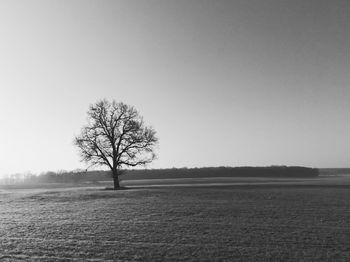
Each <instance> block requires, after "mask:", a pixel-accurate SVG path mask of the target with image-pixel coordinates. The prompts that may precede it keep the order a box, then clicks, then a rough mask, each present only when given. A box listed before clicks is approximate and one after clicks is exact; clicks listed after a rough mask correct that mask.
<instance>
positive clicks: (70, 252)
mask: <svg viewBox="0 0 350 262" xmlns="http://www.w3.org/2000/svg"><path fill="white" fill-rule="evenodd" d="M332 181H333V180H332ZM344 181H347V180H344ZM301 182H302V181H299V182H297V183H294V184H293V183H292V182H289V184H288V183H287V184H283V183H280V184H278V183H275V182H274V183H268V182H266V181H265V183H260V184H237V185H226V186H218V185H216V186H215V185H210V186H209V185H207V186H206V185H197V186H191V185H190V184H188V183H187V184H186V185H187V186H169V187H140V188H134V189H129V190H120V191H109V190H103V189H102V188H83V187H80V188H57V189H52V188H51V189H11V190H4V189H2V190H0V221H1V222H0V261H14V260H26V261H69V260H76V261H81V260H82V259H84V260H85V261H106V260H111V261H118V260H119V261H164V260H170V261H171V260H173V261H175V260H176V261H198V260H202V261H225V260H226V261H232V260H235V261H349V260H350V226H349V221H350V201H349V199H350V185H349V184H348V183H347V182H344V183H326V182H322V183H318V182H317V183H316V182H314V183H311V182H310V181H306V182H305V183H304V184H300V183H301ZM298 183H299V184H298Z"/></svg>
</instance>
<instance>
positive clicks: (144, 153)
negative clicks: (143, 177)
mask: <svg viewBox="0 0 350 262" xmlns="http://www.w3.org/2000/svg"><path fill="white" fill-rule="evenodd" d="M87 114H88V124H87V125H86V126H84V127H83V128H82V130H81V133H80V135H79V136H77V137H75V140H74V144H75V145H76V146H77V147H78V148H79V151H80V155H81V160H82V161H84V162H86V163H89V164H91V166H94V165H104V166H108V167H109V168H110V169H111V171H112V175H113V181H114V189H118V188H119V187H120V185H119V175H120V169H121V168H122V167H130V166H131V167H135V166H139V165H145V164H147V163H150V162H151V161H152V160H154V159H155V153H154V148H155V146H156V145H157V143H158V138H157V137H156V132H155V130H154V129H153V128H152V127H149V126H145V124H144V122H143V118H142V117H141V116H140V115H139V113H138V111H137V110H136V109H135V108H134V107H132V106H129V105H126V104H124V103H117V102H116V101H112V102H109V101H107V100H101V101H99V102H97V103H96V104H93V105H90V108H89V110H88V112H87Z"/></svg>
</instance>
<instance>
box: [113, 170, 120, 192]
mask: <svg viewBox="0 0 350 262" xmlns="http://www.w3.org/2000/svg"><path fill="white" fill-rule="evenodd" d="M112 173H113V184H114V190H117V189H120V184H119V178H118V170H112Z"/></svg>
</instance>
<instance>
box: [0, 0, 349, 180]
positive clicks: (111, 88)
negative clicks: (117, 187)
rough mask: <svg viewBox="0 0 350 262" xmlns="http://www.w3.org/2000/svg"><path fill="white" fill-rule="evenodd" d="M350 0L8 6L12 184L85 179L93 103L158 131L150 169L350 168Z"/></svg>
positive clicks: (1, 33) (2, 140) (3, 148)
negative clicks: (83, 134) (50, 174)
mask: <svg viewBox="0 0 350 262" xmlns="http://www.w3.org/2000/svg"><path fill="white" fill-rule="evenodd" d="M349 14H350V1H348V0H332V1H329V0H308V1H305V0H264V1H261V0H231V1H224V0H216V1H206V0H190V1H187V0H176V1H175V0H173V1H166V0H147V1H141V0H140V1H136V0H125V1H117V0H115V1H107V0H94V1H91V0H83V1H80V0H73V1H71V0H51V1H46V0H42V1H36V0H30V1H28V0H22V1H19V0H1V1H0V159H1V161H0V175H6V174H12V173H23V172H32V173H41V172H45V171H49V170H52V171H57V170H73V169H76V168H85V167H86V165H85V164H84V163H81V162H80V161H79V156H78V150H77V149H76V148H75V147H74V145H73V139H74V136H76V135H78V134H79V132H80V129H81V127H82V126H83V125H84V124H85V123H86V117H87V116H86V112H87V109H88V107H89V105H90V104H91V103H94V102H96V101H98V100H100V99H103V98H106V99H109V100H113V99H114V100H116V101H122V102H124V103H127V104H130V105H133V106H135V107H136V108H137V109H138V111H139V112H140V114H141V115H142V116H143V117H144V120H145V122H146V123H147V124H149V125H152V126H153V127H154V129H155V130H156V131H157V136H158V138H159V147H158V148H157V151H156V152H157V155H158V159H157V160H156V161H154V162H153V163H152V164H151V165H149V166H148V168H172V167H185V166H186V167H201V166H246V165H250V166H269V165H302V166H310V167H349V166H350V121H349V120H350V103H349V101H350V15H349Z"/></svg>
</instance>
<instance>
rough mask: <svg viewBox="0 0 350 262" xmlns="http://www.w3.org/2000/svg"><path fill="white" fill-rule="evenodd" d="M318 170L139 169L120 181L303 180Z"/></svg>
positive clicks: (278, 167) (305, 168) (314, 174)
mask: <svg viewBox="0 0 350 262" xmlns="http://www.w3.org/2000/svg"><path fill="white" fill-rule="evenodd" d="M318 174H319V173H318V169H316V168H308V167H298V166H292V167H288V166H270V167H202V168H170V169H141V170H130V171H127V172H125V174H124V175H123V176H122V177H121V179H122V180H137V179H164V178H188V177H192V178H196V177H276V178H277V177H280V178H293V177H297V178H303V177H317V176H318Z"/></svg>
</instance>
